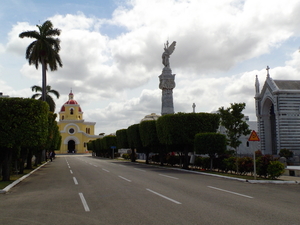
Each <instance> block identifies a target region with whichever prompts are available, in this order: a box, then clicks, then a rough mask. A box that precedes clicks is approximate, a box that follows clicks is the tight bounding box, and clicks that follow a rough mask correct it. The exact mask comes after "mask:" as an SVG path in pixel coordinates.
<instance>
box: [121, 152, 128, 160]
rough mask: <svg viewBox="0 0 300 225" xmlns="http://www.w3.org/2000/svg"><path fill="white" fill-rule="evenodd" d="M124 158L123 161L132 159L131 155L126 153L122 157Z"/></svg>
mask: <svg viewBox="0 0 300 225" xmlns="http://www.w3.org/2000/svg"><path fill="white" fill-rule="evenodd" d="M122 157H123V159H130V154H128V153H124V154H123V155H122Z"/></svg>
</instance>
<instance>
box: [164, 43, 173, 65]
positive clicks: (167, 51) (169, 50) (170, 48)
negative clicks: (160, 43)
mask: <svg viewBox="0 0 300 225" xmlns="http://www.w3.org/2000/svg"><path fill="white" fill-rule="evenodd" d="M164 45H165V47H164V50H165V51H164V53H163V54H162V64H163V65H164V66H165V67H170V62H169V58H170V55H171V54H172V53H173V52H174V49H175V45H176V41H173V43H172V44H171V45H170V46H169V41H167V43H165V44H164Z"/></svg>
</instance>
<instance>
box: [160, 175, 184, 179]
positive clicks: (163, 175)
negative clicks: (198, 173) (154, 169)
mask: <svg viewBox="0 0 300 225" xmlns="http://www.w3.org/2000/svg"><path fill="white" fill-rule="evenodd" d="M158 175H160V176H164V177H168V178H172V179H176V180H178V179H179V178H177V177H172V176H168V175H164V174H158Z"/></svg>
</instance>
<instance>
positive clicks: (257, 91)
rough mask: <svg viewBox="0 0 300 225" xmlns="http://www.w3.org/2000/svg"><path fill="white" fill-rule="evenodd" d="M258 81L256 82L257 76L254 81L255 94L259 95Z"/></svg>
mask: <svg viewBox="0 0 300 225" xmlns="http://www.w3.org/2000/svg"><path fill="white" fill-rule="evenodd" d="M259 91H260V90H259V80H258V76H257V75H256V79H255V92H256V94H259Z"/></svg>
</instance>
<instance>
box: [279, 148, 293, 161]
mask: <svg viewBox="0 0 300 225" xmlns="http://www.w3.org/2000/svg"><path fill="white" fill-rule="evenodd" d="M279 155H280V157H285V158H286V159H287V160H288V159H289V158H292V157H293V156H294V153H293V152H292V151H291V150H289V149H286V148H283V149H280V151H279Z"/></svg>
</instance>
